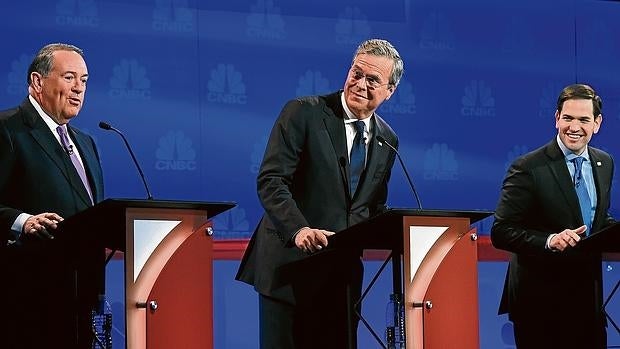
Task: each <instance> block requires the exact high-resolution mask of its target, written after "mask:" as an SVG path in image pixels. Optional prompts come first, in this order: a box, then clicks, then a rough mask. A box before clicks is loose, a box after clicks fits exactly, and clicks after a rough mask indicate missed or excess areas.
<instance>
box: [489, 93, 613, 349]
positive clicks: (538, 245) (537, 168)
mask: <svg viewBox="0 0 620 349" xmlns="http://www.w3.org/2000/svg"><path fill="white" fill-rule="evenodd" d="M601 108H602V101H601V98H600V97H599V96H598V95H597V94H596V92H595V91H594V89H592V87H590V86H588V85H584V84H575V85H570V86H567V87H566V88H564V90H563V91H562V93H561V94H560V96H559V97H558V101H557V111H556V114H555V124H556V128H557V130H558V134H557V136H556V137H555V138H554V139H553V140H552V141H551V142H550V143H548V144H547V145H545V146H543V147H541V148H539V149H537V150H534V151H533V152H531V153H529V154H526V155H524V156H522V157H520V158H518V159H517V160H516V161H515V162H514V163H513V164H512V166H511V167H510V169H509V170H508V174H507V176H506V178H505V179H504V184H503V188H502V192H501V197H500V200H499V204H498V206H497V210H496V212H495V222H494V224H493V228H492V230H491V241H492V242H493V245H494V246H495V247H497V248H500V249H504V250H507V251H510V252H512V253H513V257H512V260H511V261H510V265H509V267H508V273H507V277H506V283H505V285H504V294H503V295H502V301H501V305H500V309H499V310H500V314H501V313H508V314H509V317H510V319H511V321H512V322H513V324H514V333H515V341H516V344H517V348H519V349H531V348H563V349H566V348H575V349H577V348H579V349H583V348H592V349H595V348H596V349H602V348H606V347H607V346H606V333H605V332H606V331H605V317H604V313H603V309H602V308H603V294H602V285H601V283H602V272H601V257H600V255H590V254H587V253H584V251H583V250H581V251H580V250H579V249H578V248H575V247H576V246H577V245H578V244H579V241H580V240H581V239H582V238H583V237H584V236H585V235H587V234H589V233H590V232H596V231H597V230H600V229H601V228H604V227H606V226H608V225H610V224H612V223H613V222H614V219H613V218H612V217H611V216H610V215H609V213H608V210H609V206H610V191H611V181H612V176H613V171H614V164H613V160H612V158H611V156H610V155H609V154H607V153H606V152H604V151H602V150H599V149H596V148H594V147H592V146H589V145H588V143H589V142H590V139H591V138H592V136H593V135H594V134H596V133H598V131H599V130H600V127H601V123H602V121H603V116H602V114H601ZM524 132H526V130H524ZM580 157H581V159H580Z"/></svg>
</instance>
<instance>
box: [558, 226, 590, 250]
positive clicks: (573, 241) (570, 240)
mask: <svg viewBox="0 0 620 349" xmlns="http://www.w3.org/2000/svg"><path fill="white" fill-rule="evenodd" d="M586 229H587V227H586V226H585V225H582V226H581V227H579V228H577V229H564V230H563V231H562V232H561V233H559V234H555V235H554V236H553V237H551V240H550V241H549V248H551V250H552V251H560V252H561V251H564V250H565V249H567V248H570V247H575V246H577V243H578V242H579V241H581V234H583V233H585V231H586Z"/></svg>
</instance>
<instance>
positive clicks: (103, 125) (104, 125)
mask: <svg viewBox="0 0 620 349" xmlns="http://www.w3.org/2000/svg"><path fill="white" fill-rule="evenodd" d="M99 127H100V128H102V129H104V130H108V131H114V132H116V133H118V134H119V135H120V136H121V138H123V141H124V142H125V146H126V147H127V150H129V154H130V155H131V158H132V159H133V163H134V164H135V165H136V168H137V169H138V172H139V173H140V178H142V183H144V189H146V195H147V199H149V200H153V196H152V195H151V191H150V190H149V186H148V185H147V184H146V179H145V178H144V173H142V169H141V168H140V164H138V160H136V156H135V155H134V154H133V151H131V147H130V146H129V142H127V138H125V135H123V133H122V132H121V131H119V130H117V129H115V128H114V127H112V125H110V124H108V123H107V122H103V121H100V122H99Z"/></svg>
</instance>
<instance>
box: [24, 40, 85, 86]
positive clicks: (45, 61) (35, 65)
mask: <svg viewBox="0 0 620 349" xmlns="http://www.w3.org/2000/svg"><path fill="white" fill-rule="evenodd" d="M56 51H73V52H77V53H78V54H79V55H80V56H82V57H84V51H82V49H81V48H79V47H77V46H73V45H70V44H61V43H57V44H49V45H45V46H43V48H42V49H41V50H39V53H37V55H36V56H34V59H33V60H32V63H30V67H29V68H28V77H27V81H28V85H30V83H31V82H32V81H31V80H30V74H32V72H37V73H39V74H41V75H43V76H47V74H49V73H50V71H51V70H52V66H53V64H54V52H56Z"/></svg>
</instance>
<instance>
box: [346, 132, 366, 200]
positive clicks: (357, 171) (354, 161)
mask: <svg viewBox="0 0 620 349" xmlns="http://www.w3.org/2000/svg"><path fill="white" fill-rule="evenodd" d="M353 126H355V131H356V133H355V138H353V146H352V147H351V155H350V157H349V158H350V167H351V180H350V181H349V183H350V186H351V187H350V188H349V189H350V190H351V191H350V193H351V196H353V194H355V190H356V189H357V184H358V183H359V181H360V177H361V175H362V171H364V164H365V162H366V144H365V142H364V139H365V138H364V130H365V129H366V124H364V122H363V121H361V120H358V121H355V122H354V123H353Z"/></svg>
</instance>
